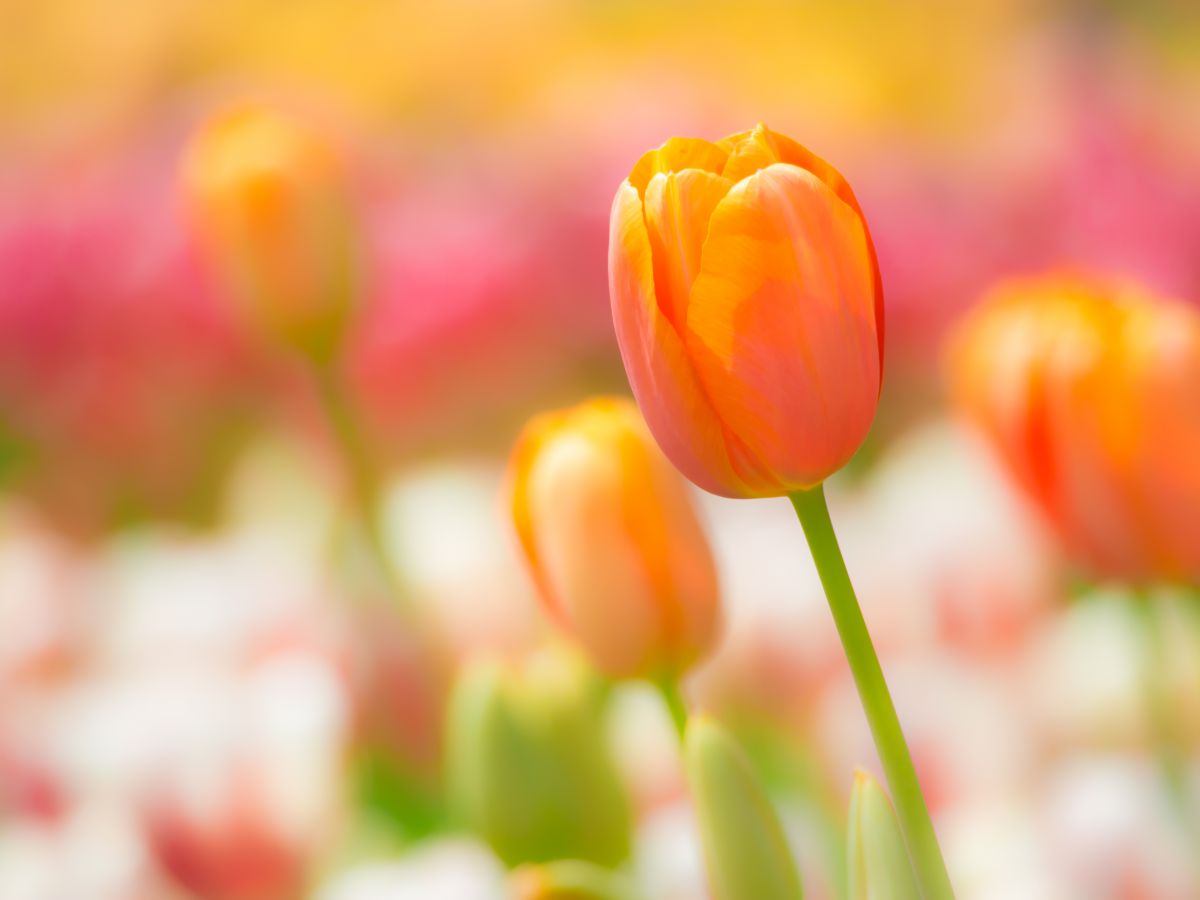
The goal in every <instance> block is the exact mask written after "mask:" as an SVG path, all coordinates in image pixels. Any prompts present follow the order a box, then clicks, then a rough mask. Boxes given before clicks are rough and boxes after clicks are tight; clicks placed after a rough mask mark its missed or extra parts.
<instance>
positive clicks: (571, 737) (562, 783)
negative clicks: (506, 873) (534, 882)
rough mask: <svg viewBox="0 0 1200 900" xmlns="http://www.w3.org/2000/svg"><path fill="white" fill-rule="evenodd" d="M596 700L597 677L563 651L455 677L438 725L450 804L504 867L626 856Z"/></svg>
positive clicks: (609, 861)
mask: <svg viewBox="0 0 1200 900" xmlns="http://www.w3.org/2000/svg"><path fill="white" fill-rule="evenodd" d="M602 701H603V693H602V685H601V683H600V681H599V679H598V678H597V677H596V675H595V674H594V673H593V672H591V671H590V670H589V669H588V668H587V667H586V666H585V665H584V664H583V662H582V660H580V659H579V658H578V657H577V656H575V655H574V654H570V653H567V652H566V651H562V650H555V651H546V652H543V653H541V654H538V655H535V656H534V657H532V658H531V659H529V660H527V661H526V663H525V665H524V666H522V667H515V666H505V665H502V664H499V663H489V662H479V663H475V664H473V665H470V666H468V668H467V669H466V670H465V671H464V672H463V674H462V676H461V677H460V679H459V681H458V683H457V684H456V686H455V688H454V691H453V693H452V696H451V699H450V706H449V713H448V716H447V729H448V731H447V739H446V748H447V775H448V779H449V786H450V795H451V801H452V804H453V806H454V808H455V810H456V811H457V813H458V816H459V817H460V818H461V819H462V821H463V823H464V824H465V825H466V826H467V827H469V828H471V829H472V830H473V831H474V832H475V833H476V834H478V835H479V837H481V838H482V839H483V840H485V841H487V842H488V843H489V844H490V845H491V847H492V849H493V850H494V851H495V852H496V855H497V856H499V857H500V859H502V860H503V861H504V862H505V863H506V864H507V865H509V866H516V865H520V864H522V863H541V862H549V861H552V860H558V859H579V860H584V861H586V862H592V863H596V864H598V865H602V866H613V865H616V864H617V863H619V862H621V861H622V860H623V859H624V858H625V857H626V856H627V855H628V853H629V843H630V805H629V801H628V798H627V795H626V792H625V791H624V789H623V787H622V785H621V782H620V778H619V776H618V774H617V770H616V766H615V763H614V762H613V759H612V756H611V754H610V753H609V751H608V743H607V740H606V735H605V731H604V722H603V705H602Z"/></svg>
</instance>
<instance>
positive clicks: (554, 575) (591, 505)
mask: <svg viewBox="0 0 1200 900" xmlns="http://www.w3.org/2000/svg"><path fill="white" fill-rule="evenodd" d="M606 449H607V448H604V447H602V446H597V445H596V444H595V443H594V442H593V441H590V440H589V439H588V438H587V436H586V435H583V434H578V433H570V432H567V433H562V434H558V435H556V436H555V437H554V438H552V439H551V440H550V441H549V442H548V443H547V444H546V446H545V447H544V449H543V450H542V452H541V453H540V454H539V455H538V459H537V461H536V462H535V464H534V466H533V470H532V472H531V473H530V474H531V477H530V481H529V498H530V504H531V506H532V508H533V509H535V510H540V513H539V514H537V515H535V516H534V517H533V519H532V532H531V534H532V537H533V541H534V544H535V546H536V547H537V553H538V559H539V565H538V567H539V569H540V572H541V575H542V579H543V580H544V583H545V585H546V586H547V587H549V588H550V590H551V591H552V592H553V594H554V596H555V597H557V598H559V599H558V603H559V606H558V612H559V614H560V617H561V620H562V622H561V624H563V625H564V626H565V628H566V630H567V631H568V633H570V634H571V635H573V636H574V637H575V638H576V640H578V641H579V642H580V643H581V644H582V645H583V647H584V649H585V650H586V651H587V653H588V655H589V656H590V657H591V658H592V659H593V660H594V661H595V662H596V663H597V664H598V665H599V666H600V667H601V668H602V669H603V670H604V671H606V672H608V673H609V674H611V675H622V676H624V675H632V674H635V673H636V672H637V671H638V670H639V669H641V668H642V667H643V666H645V665H646V664H647V662H648V660H649V658H650V656H651V654H652V653H653V651H654V649H655V648H656V647H657V646H658V645H659V644H660V642H661V639H660V637H659V635H660V632H661V624H660V610H659V607H658V605H657V598H656V596H655V592H654V590H653V589H652V587H651V583H650V579H649V577H648V574H647V572H646V569H645V567H644V565H643V558H642V556H641V554H640V553H639V552H638V548H637V546H636V542H635V541H633V540H631V539H630V534H629V532H628V530H627V526H626V521H625V516H624V510H623V509H622V507H621V505H620V504H618V503H614V502H613V500H614V498H618V497H620V496H621V495H622V488H623V481H624V476H623V472H622V469H621V460H620V459H619V457H617V456H616V455H614V454H611V453H608V452H606Z"/></svg>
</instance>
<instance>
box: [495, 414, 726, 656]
mask: <svg viewBox="0 0 1200 900" xmlns="http://www.w3.org/2000/svg"><path fill="white" fill-rule="evenodd" d="M511 468H512V478H511V481H512V509H513V517H514V520H515V524H516V530H517V534H518V536H519V538H520V540H521V545H522V548H523V550H524V551H525V555H526V557H527V558H528V560H529V564H530V566H531V568H532V570H533V575H534V580H535V581H536V583H537V587H538V589H539V594H540V596H541V599H542V602H543V605H544V606H545V607H546V608H547V610H548V612H549V613H550V615H551V616H552V618H553V619H554V620H555V621H556V622H557V623H558V624H559V625H560V626H561V627H562V628H563V629H564V630H565V631H566V632H567V633H568V634H569V635H571V636H572V637H573V638H574V639H575V640H576V641H577V642H578V644H579V645H580V646H581V647H582V648H583V649H584V650H585V651H586V652H587V654H588V656H589V657H590V658H591V660H592V661H593V662H594V663H595V664H596V666H597V667H598V668H600V669H601V670H603V671H604V672H605V673H607V674H608V675H611V676H613V677H626V676H639V675H644V676H664V675H671V676H674V675H678V674H679V673H681V672H682V671H683V670H684V669H686V668H687V667H688V666H690V665H691V664H692V663H694V662H695V661H696V660H698V659H699V658H700V657H702V656H703V655H704V654H705V653H706V652H707V651H708V650H709V649H710V648H711V647H712V645H713V642H714V641H715V639H716V636H717V632H718V626H719V616H720V606H719V602H718V595H717V578H716V569H715V566H714V564H713V559H712V554H711V552H710V550H709V547H708V542H707V540H706V538H705V536H704V531H703V529H702V528H701V526H700V522H699V520H698V518H697V516H696V511H695V509H694V507H693V505H692V500H691V497H690V496H689V491H688V487H687V485H686V484H685V483H684V482H683V480H682V479H680V478H679V476H678V475H677V474H676V473H675V472H674V471H673V470H672V468H671V466H670V464H669V463H668V462H667V460H666V459H665V458H664V457H663V455H662V454H661V453H660V452H659V450H658V448H657V447H655V446H654V441H653V440H652V439H651V437H650V434H649V432H648V431H647V430H646V426H645V423H644V422H643V421H642V419H641V416H639V415H638V411H637V409H636V407H634V405H633V404H632V403H629V402H628V401H624V400H617V399H611V398H600V399H595V400H591V401H588V402H586V403H583V404H581V405H579V406H577V407H574V408H572V409H568V410H564V411H561V412H556V413H549V414H546V415H542V416H539V417H538V418H536V419H534V420H533V421H532V422H531V423H530V424H529V425H528V426H527V427H526V429H525V431H524V433H523V434H522V436H521V438H520V440H519V441H518V443H517V445H516V447H515V449H514V451H513V458H512V466H511Z"/></svg>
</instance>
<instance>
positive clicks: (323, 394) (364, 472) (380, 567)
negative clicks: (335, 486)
mask: <svg viewBox="0 0 1200 900" xmlns="http://www.w3.org/2000/svg"><path fill="white" fill-rule="evenodd" d="M310 370H311V372H312V377H313V382H314V384H315V386H316V389H317V394H318V397H319V399H320V402H321V408H322V411H323V412H324V414H325V418H326V420H327V421H328V423H329V427H330V430H331V431H332V432H333V438H334V441H335V442H336V444H337V448H338V453H339V455H340V457H341V460H342V465H343V466H345V470H346V478H347V480H348V481H349V487H350V499H351V503H352V505H353V509H354V515H355V519H356V520H357V522H358V524H359V526H360V527H361V528H362V531H363V535H364V537H365V539H366V545H367V550H368V551H369V553H370V556H371V559H372V562H373V564H374V568H375V570H376V575H377V577H378V578H379V581H380V582H381V584H382V586H383V588H384V589H385V590H386V591H387V592H388V594H389V595H390V596H391V598H392V599H393V600H394V601H395V602H397V603H399V604H401V605H407V597H406V595H405V593H404V591H403V589H402V586H401V580H400V576H399V573H398V571H397V569H396V565H395V563H394V562H393V561H392V556H391V552H390V551H389V549H388V544H387V540H386V538H385V537H384V532H383V525H382V521H383V510H382V503H381V498H382V490H381V485H380V479H379V474H378V470H377V468H376V465H375V461H374V459H373V458H372V456H371V452H370V449H369V446H368V443H367V440H366V437H365V436H364V434H363V429H362V425H361V423H360V422H359V418H358V415H357V413H356V411H355V409H354V404H353V402H352V401H351V399H350V396H349V394H348V392H347V391H346V387H345V384H344V382H343V380H342V377H341V374H340V373H339V372H338V369H337V360H336V358H335V359H333V360H330V361H328V362H324V361H322V362H313V363H312V364H311V366H310Z"/></svg>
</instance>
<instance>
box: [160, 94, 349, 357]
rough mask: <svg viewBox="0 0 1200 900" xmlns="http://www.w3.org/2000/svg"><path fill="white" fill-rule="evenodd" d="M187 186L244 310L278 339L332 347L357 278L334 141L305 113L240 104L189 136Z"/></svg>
mask: <svg viewBox="0 0 1200 900" xmlns="http://www.w3.org/2000/svg"><path fill="white" fill-rule="evenodd" d="M183 187H184V192H185V195H186V196H185V199H186V201H187V204H188V207H189V210H190V212H191V215H192V218H193V220H194V222H195V226H196V230H197V232H198V236H199V237H200V239H201V241H202V243H203V245H204V247H205V250H206V251H207V253H208V255H209V256H210V257H211V259H212V262H213V265H214V267H215V268H216V269H217V271H218V273H219V274H220V276H221V277H222V279H223V281H224V282H225V284H226V286H227V287H228V289H229V290H230V292H231V293H232V294H233V295H234V297H235V298H236V299H237V300H238V301H239V302H240V303H241V305H242V307H243V309H244V311H245V313H246V314H247V318H248V319H250V320H251V322H252V323H253V324H254V325H255V326H256V327H258V328H259V329H261V330H262V331H263V332H264V333H265V334H266V335H267V336H268V337H269V338H271V339H272V340H274V341H276V342H278V343H280V344H282V345H285V346H288V347H292V348H296V349H300V350H302V351H304V352H306V353H309V354H315V355H317V356H322V357H323V356H328V355H329V354H330V353H331V352H332V349H333V348H334V347H336V345H337V342H338V340H339V339H340V337H341V333H342V331H343V330H344V328H345V324H346V321H347V319H348V317H349V313H350V309H351V305H352V301H353V298H354V294H355V292H356V290H357V287H358V286H357V284H356V281H357V278H358V265H357V263H358V260H357V259H356V248H355V234H354V231H355V229H354V224H353V216H352V214H351V209H350V207H351V204H350V199H349V195H348V187H347V180H346V176H345V173H344V171H343V168H342V163H341V160H340V158H339V156H338V153H337V152H336V150H335V149H334V147H333V146H332V145H331V144H330V143H328V142H326V141H325V140H324V139H323V138H322V137H321V135H320V134H318V133H317V132H316V131H315V130H313V129H312V128H311V127H310V126H308V125H307V124H305V123H304V122H302V121H299V120H297V119H293V118H290V117H288V116H286V115H284V114H282V113H280V112H277V111H275V110H271V109H267V108H261V107H255V106H245V107H239V108H236V109H233V110H230V111H228V112H226V113H224V114H222V115H219V116H217V117H216V118H215V119H213V120H212V121H210V122H209V123H208V124H206V125H205V126H204V127H203V128H202V129H201V130H200V132H199V133H198V134H197V135H196V136H195V137H194V138H193V140H192V143H191V145H190V147H189V148H188V151H187V157H186V160H185V163H184V171H183Z"/></svg>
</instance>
